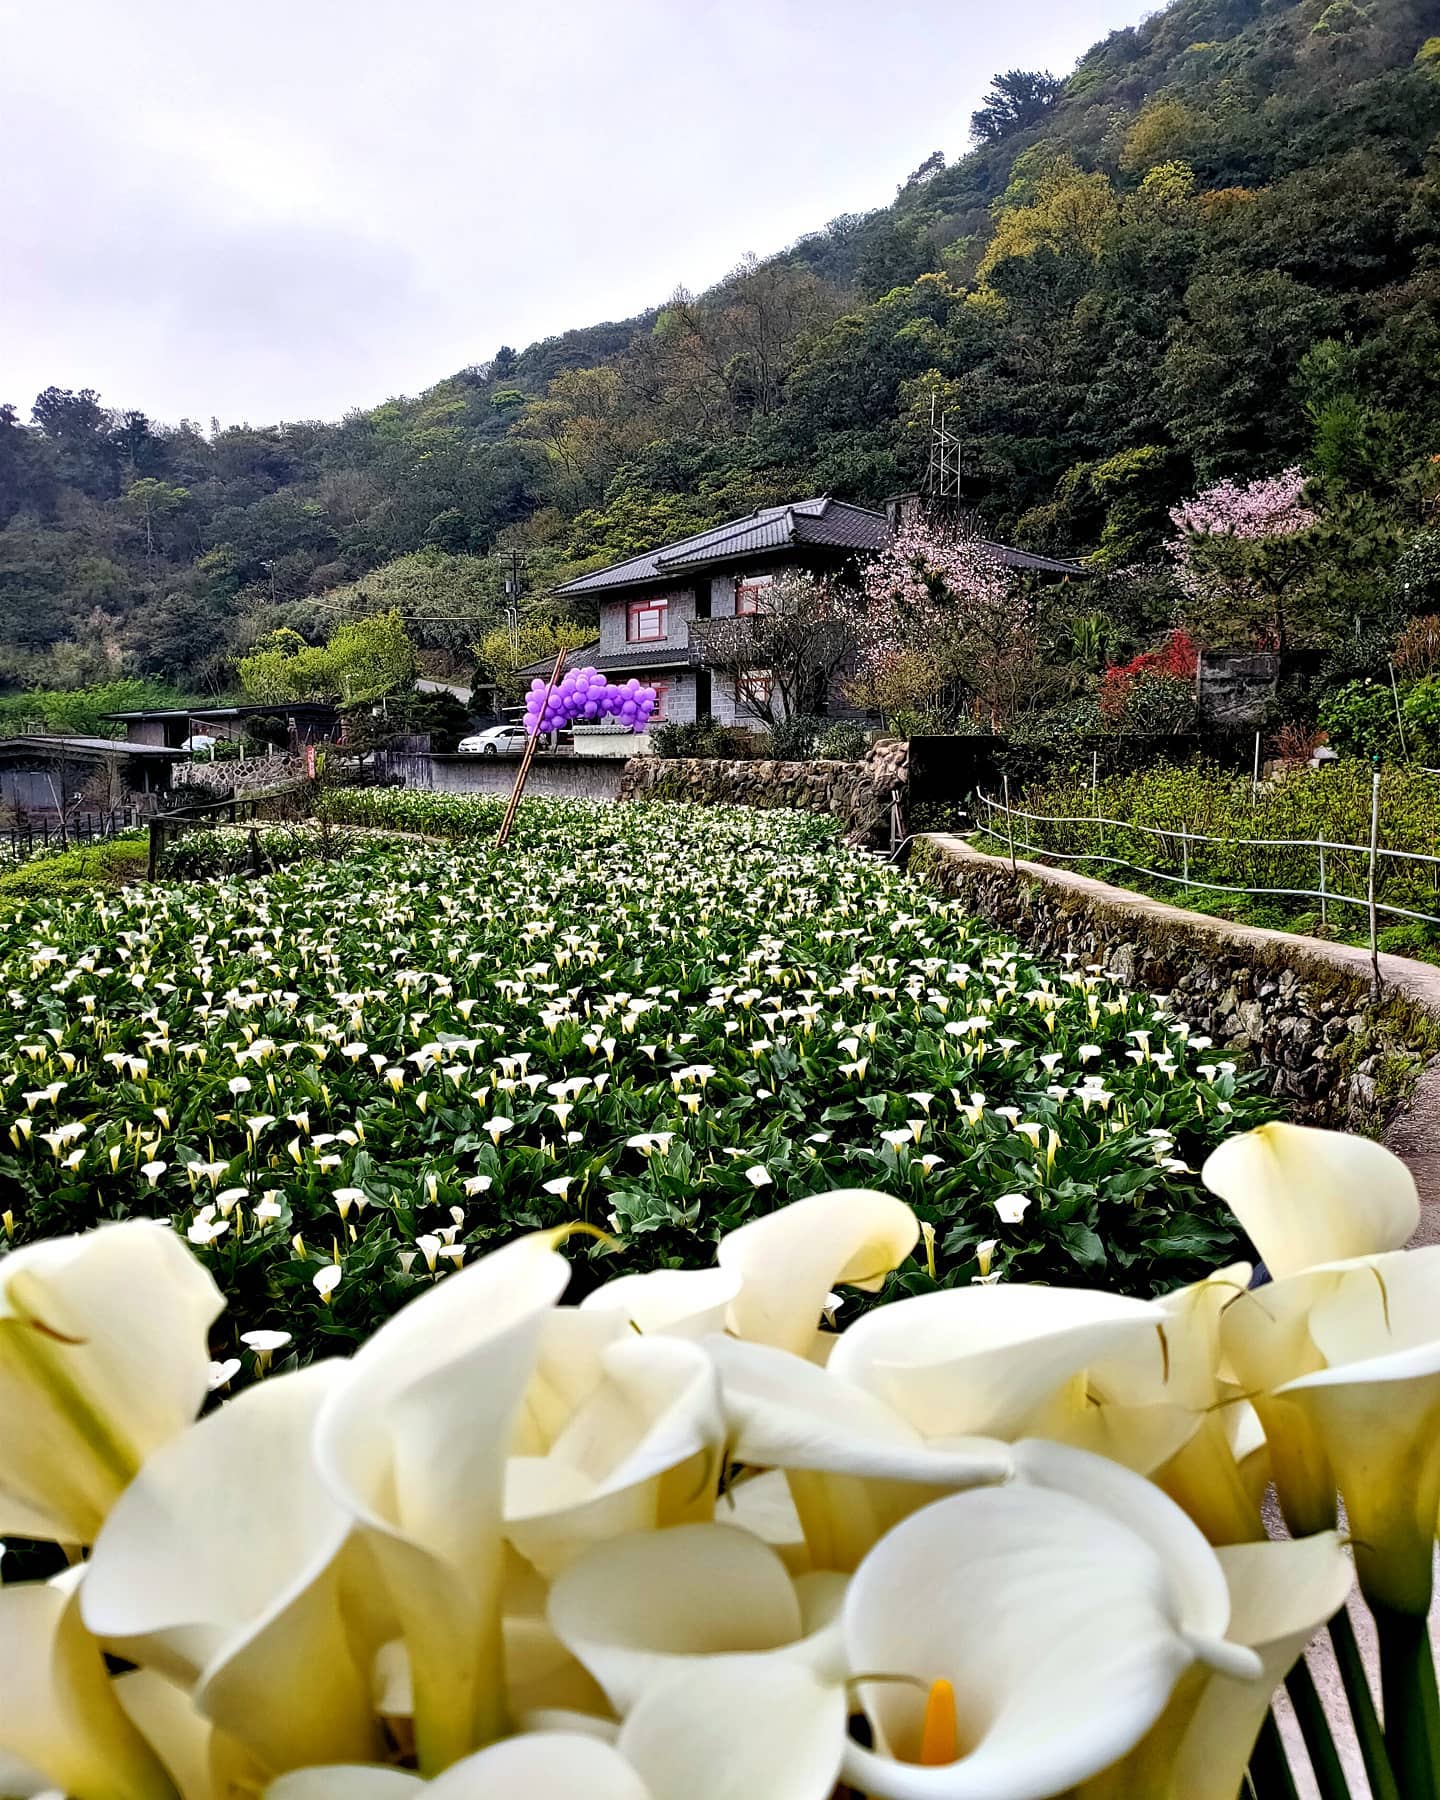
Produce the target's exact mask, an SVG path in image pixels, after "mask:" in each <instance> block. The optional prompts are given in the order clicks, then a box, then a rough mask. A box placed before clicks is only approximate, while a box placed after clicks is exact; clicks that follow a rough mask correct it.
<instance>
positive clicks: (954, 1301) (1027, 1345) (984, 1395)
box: [828, 1284, 1163, 1438]
mask: <svg viewBox="0 0 1440 1800" xmlns="http://www.w3.org/2000/svg"><path fill="white" fill-rule="evenodd" d="M1162 1324H1163V1316H1162V1315H1161V1314H1159V1313H1158V1312H1157V1311H1156V1309H1155V1307H1154V1306H1152V1305H1151V1304H1150V1302H1148V1301H1145V1300H1127V1299H1125V1298H1123V1297H1122V1296H1119V1295H1115V1294H1104V1293H1099V1292H1095V1291H1092V1290H1089V1289H1085V1288H1069V1289H1066V1288H1050V1287H1031V1286H1025V1285H1021V1284H1016V1285H1006V1286H996V1287H969V1288H956V1289H952V1290H949V1291H946V1292H942V1293H938V1294H922V1295H919V1296H918V1297H916V1298H915V1299H911V1300H899V1301H896V1302H894V1303H893V1304H892V1305H890V1306H883V1307H878V1308H876V1310H875V1311H874V1312H871V1313H867V1314H866V1315H865V1316H864V1317H863V1318H860V1319H857V1320H856V1321H855V1323H854V1324H853V1325H852V1326H851V1327H850V1328H849V1330H848V1331H846V1332H844V1333H843V1334H842V1335H841V1337H840V1340H839V1342H838V1343H837V1344H836V1346H835V1348H834V1350H833V1351H832V1353H831V1356H830V1360H829V1364H828V1367H829V1369H830V1371H831V1372H832V1373H833V1374H834V1375H836V1376H838V1377H840V1378H841V1379H842V1380H845V1381H849V1382H850V1383H852V1384H853V1385H854V1386H856V1387H860V1388H864V1389H865V1390H866V1391H867V1392H869V1393H871V1394H873V1395H875V1396H876V1397H877V1398H878V1399H881V1400H883V1401H884V1402H885V1403H886V1404H887V1405H889V1406H891V1407H893V1408H894V1410H895V1411H896V1412H898V1413H899V1414H900V1415H901V1416H902V1417H903V1418H905V1419H908V1420H909V1422H910V1423H911V1424H912V1425H913V1426H914V1427H915V1428H916V1430H918V1431H919V1432H921V1433H922V1434H923V1435H924V1436H925V1437H926V1438H949V1437H962V1436H981V1435H984V1436H993V1437H1012V1436H1021V1435H1023V1434H1024V1433H1025V1431H1026V1430H1027V1429H1028V1428H1029V1427H1030V1426H1031V1425H1032V1423H1033V1422H1034V1421H1035V1419H1036V1417H1037V1415H1038V1413H1039V1412H1040V1410H1041V1409H1042V1408H1043V1407H1046V1406H1047V1405H1048V1404H1050V1403H1051V1402H1053V1401H1054V1400H1055V1398H1056V1396H1057V1394H1059V1393H1060V1392H1061V1390H1062V1389H1064V1388H1065V1386H1066V1384H1067V1383H1069V1382H1071V1381H1072V1380H1074V1378H1076V1377H1077V1376H1079V1375H1080V1373H1081V1372H1082V1371H1083V1370H1084V1369H1085V1368H1086V1366H1087V1365H1088V1364H1090V1363H1098V1362H1101V1361H1103V1360H1104V1359H1106V1358H1107V1357H1108V1358H1115V1357H1118V1356H1121V1355H1126V1354H1131V1353H1139V1354H1142V1355H1146V1356H1149V1357H1151V1358H1153V1359H1154V1360H1155V1361H1156V1362H1157V1363H1158V1362H1159V1360H1160V1358H1161V1356H1162V1353H1163V1345H1162V1335H1161V1326H1162ZM1075 1405H1076V1406H1077V1407H1079V1408H1083V1406H1084V1395H1083V1392H1081V1393H1079V1394H1077V1395H1076V1397H1075ZM1047 1423H1048V1421H1047Z"/></svg>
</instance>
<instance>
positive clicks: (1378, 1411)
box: [1273, 1245, 1440, 1617]
mask: <svg viewBox="0 0 1440 1800" xmlns="http://www.w3.org/2000/svg"><path fill="white" fill-rule="evenodd" d="M1301 1279H1302V1280H1303V1279H1305V1278H1303V1277H1302V1278H1301ZM1286 1285H1288V1284H1286ZM1308 1285H1311V1286H1312V1287H1315V1288H1316V1289H1317V1290H1318V1291H1316V1292H1315V1294H1314V1297H1313V1299H1312V1301H1311V1305H1310V1309H1309V1314H1308V1328H1309V1335H1310V1340H1311V1342H1312V1343H1313V1345H1314V1346H1315V1349H1316V1350H1317V1351H1318V1352H1319V1354H1320V1355H1321V1356H1322V1357H1323V1358H1324V1363H1325V1366H1324V1367H1323V1368H1320V1369H1314V1370H1310V1371H1307V1372H1306V1373H1303V1374H1299V1375H1296V1376H1295V1377H1294V1378H1293V1379H1292V1380H1290V1381H1287V1382H1285V1383H1284V1384H1283V1385H1282V1386H1280V1387H1278V1388H1277V1389H1276V1390H1275V1393H1274V1395H1273V1399H1274V1400H1275V1401H1276V1402H1278V1403H1279V1404H1280V1405H1282V1406H1285V1407H1286V1408H1289V1409H1293V1410H1294V1412H1295V1413H1297V1414H1298V1415H1299V1416H1300V1417H1301V1418H1302V1419H1303V1420H1304V1422H1305V1425H1306V1426H1307V1427H1308V1430H1309V1432H1310V1434H1311V1436H1312V1438H1313V1440H1314V1441H1316V1442H1318V1443H1319V1444H1320V1446H1321V1447H1322V1449H1323V1451H1324V1454H1325V1457H1326V1459H1327V1461H1328V1464H1329V1467H1330V1470H1331V1473H1332V1474H1333V1476H1334V1480H1335V1485H1336V1487H1337V1488H1338V1490H1339V1492H1340V1494H1341V1496H1342V1497H1343V1499H1344V1501H1345V1512H1346V1518H1347V1521H1348V1524H1349V1530H1350V1533H1351V1536H1352V1538H1353V1540H1354V1545H1355V1562H1356V1567H1357V1569H1358V1570H1359V1575H1360V1585H1361V1587H1362V1588H1363V1589H1364V1592H1365V1596H1366V1598H1367V1599H1368V1600H1371V1601H1378V1602H1380V1603H1381V1604H1383V1605H1386V1606H1388V1607H1391V1608H1393V1609H1394V1610H1395V1611H1397V1612H1402V1613H1410V1614H1412V1615H1417V1616H1420V1617H1423V1616H1424V1615H1425V1614H1426V1613H1427V1612H1428V1611H1429V1607H1430V1600H1431V1589H1432V1567H1433V1558H1434V1541H1435V1526H1436V1518H1437V1514H1440V1245H1434V1246H1431V1247H1429V1248H1428V1249H1424V1250H1412V1251H1399V1252H1396V1253H1394V1254H1393V1255H1390V1256H1376V1257H1371V1258H1368V1259H1367V1260H1366V1261H1365V1262H1363V1263H1360V1264H1358V1265H1355V1266H1352V1267H1351V1268H1348V1269H1343V1270H1335V1271H1331V1272H1329V1274H1328V1277H1327V1276H1326V1275H1325V1274H1321V1275H1320V1276H1319V1277H1318V1279H1317V1280H1316V1281H1313V1282H1311V1283H1309V1284H1308Z"/></svg>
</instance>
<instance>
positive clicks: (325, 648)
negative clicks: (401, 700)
mask: <svg viewBox="0 0 1440 1800" xmlns="http://www.w3.org/2000/svg"><path fill="white" fill-rule="evenodd" d="M238 672H239V676H240V681H241V684H242V686H243V687H244V689H245V692H246V693H247V694H249V695H250V697H251V698H252V699H253V700H260V701H284V700H314V701H329V702H340V703H343V704H344V705H347V706H350V705H360V704H363V703H365V702H369V701H374V700H379V699H381V698H382V697H383V696H384V695H387V694H392V693H396V692H398V691H399V690H401V689H404V688H408V687H410V686H411V685H412V684H413V683H414V680H415V647H414V645H413V644H412V643H411V642H410V639H409V638H408V637H407V635H406V633H405V626H404V623H403V621H402V620H401V618H400V615H399V614H398V613H395V612H388V613H381V614H378V615H376V616H375V617H373V618H368V619H358V620H356V621H355V622H354V623H352V624H349V625H341V626H340V627H339V628H338V629H337V630H336V631H334V632H333V633H332V634H331V636H330V638H329V639H328V641H327V642H326V643H325V644H323V645H312V644H307V643H306V642H305V640H304V638H302V637H301V636H300V634H299V632H297V631H292V630H290V629H288V628H282V629H281V630H279V631H277V632H275V633H273V634H272V636H271V637H270V639H269V640H268V641H267V642H266V643H264V644H262V645H261V646H260V647H259V648H258V649H257V650H255V651H254V652H253V653H252V654H251V655H249V656H246V657H242V658H241V659H240V663H239V669H238Z"/></svg>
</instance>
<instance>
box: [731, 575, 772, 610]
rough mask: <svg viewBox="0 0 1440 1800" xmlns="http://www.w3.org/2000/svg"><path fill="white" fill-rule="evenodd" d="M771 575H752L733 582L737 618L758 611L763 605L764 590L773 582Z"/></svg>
mask: <svg viewBox="0 0 1440 1800" xmlns="http://www.w3.org/2000/svg"><path fill="white" fill-rule="evenodd" d="M774 580H775V577H774V576H773V575H752V576H751V577H750V579H749V580H748V581H737V582H736V584H735V613H736V617H737V618H744V617H745V616H747V615H750V614H754V613H758V612H760V611H761V610H762V609H763V608H764V605H765V593H766V590H767V589H768V588H769V587H770V586H771V585H772V584H773V582H774Z"/></svg>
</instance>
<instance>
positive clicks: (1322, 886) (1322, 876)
mask: <svg viewBox="0 0 1440 1800" xmlns="http://www.w3.org/2000/svg"><path fill="white" fill-rule="evenodd" d="M1320 923H1321V924H1322V925H1324V924H1326V923H1328V920H1327V918H1326V913H1325V840H1324V838H1321V840H1320Z"/></svg>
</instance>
